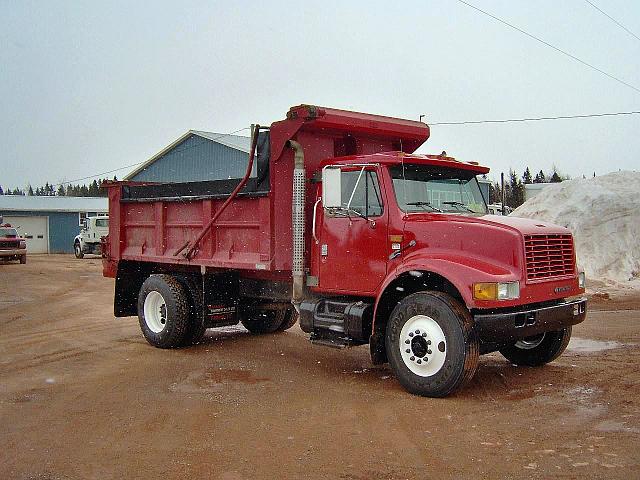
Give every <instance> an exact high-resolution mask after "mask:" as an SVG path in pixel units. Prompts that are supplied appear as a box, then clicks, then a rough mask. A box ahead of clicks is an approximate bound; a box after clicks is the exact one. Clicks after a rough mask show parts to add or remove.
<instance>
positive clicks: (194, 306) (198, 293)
mask: <svg viewBox="0 0 640 480" xmlns="http://www.w3.org/2000/svg"><path fill="white" fill-rule="evenodd" d="M183 287H184V289H185V291H186V292H187V295H188V298H189V325H188V326H187V331H186V332H185V335H184V339H183V341H182V345H183V346H185V347H187V346H190V345H195V344H197V343H199V342H200V341H201V340H202V338H203V337H204V334H205V332H206V331H207V329H206V328H205V327H204V326H203V324H202V285H201V284H200V283H199V282H197V281H193V279H191V280H190V279H183Z"/></svg>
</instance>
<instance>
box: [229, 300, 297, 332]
mask: <svg viewBox="0 0 640 480" xmlns="http://www.w3.org/2000/svg"><path fill="white" fill-rule="evenodd" d="M287 311H288V309H277V310H276V309H274V310H271V309H269V310H267V309H264V308H260V307H257V306H255V307H244V308H241V309H240V321H241V322H242V325H243V326H244V328H246V329H247V330H249V332H251V333H253V334H255V335H260V334H263V333H273V332H276V331H278V330H279V329H280V326H282V325H283V324H284V322H285V321H286V319H287Z"/></svg>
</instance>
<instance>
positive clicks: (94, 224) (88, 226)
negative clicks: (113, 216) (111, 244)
mask: <svg viewBox="0 0 640 480" xmlns="http://www.w3.org/2000/svg"><path fill="white" fill-rule="evenodd" d="M108 234H109V216H108V215H97V216H91V217H86V218H85V219H84V225H83V226H82V228H81V229H80V234H79V235H76V237H75V238H74V239H73V252H74V253H75V255H76V258H83V257H84V255H85V254H94V255H100V254H101V248H102V247H101V239H102V237H104V236H106V235H108Z"/></svg>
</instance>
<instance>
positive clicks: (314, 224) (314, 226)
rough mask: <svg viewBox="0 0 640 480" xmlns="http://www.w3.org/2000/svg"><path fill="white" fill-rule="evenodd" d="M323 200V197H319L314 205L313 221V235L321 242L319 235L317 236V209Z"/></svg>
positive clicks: (317, 241) (316, 240)
mask: <svg viewBox="0 0 640 480" xmlns="http://www.w3.org/2000/svg"><path fill="white" fill-rule="evenodd" d="M321 201H322V197H318V199H317V200H316V203H315V204H314V205H313V221H312V222H311V235H313V239H314V240H315V242H316V243H320V241H319V240H318V237H316V211H317V210H318V204H319V203H320V202H321Z"/></svg>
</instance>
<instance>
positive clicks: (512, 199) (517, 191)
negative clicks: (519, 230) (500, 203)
mask: <svg viewBox="0 0 640 480" xmlns="http://www.w3.org/2000/svg"><path fill="white" fill-rule="evenodd" d="M505 190H506V192H505V193H506V198H505V203H506V204H507V205H508V206H509V207H511V208H518V207H519V206H520V205H522V204H523V203H524V187H523V186H522V182H521V181H520V179H519V178H518V175H516V172H515V171H513V170H509V183H508V185H505Z"/></svg>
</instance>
